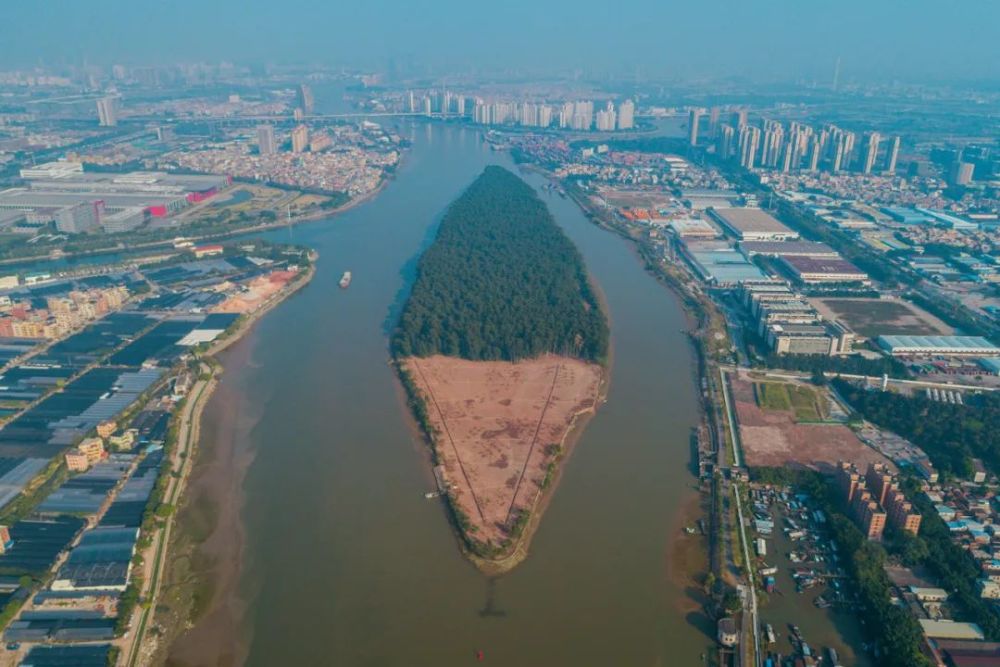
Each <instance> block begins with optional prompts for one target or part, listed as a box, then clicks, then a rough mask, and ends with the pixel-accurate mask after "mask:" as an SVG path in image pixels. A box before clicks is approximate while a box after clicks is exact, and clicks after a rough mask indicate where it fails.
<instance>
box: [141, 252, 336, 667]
mask: <svg viewBox="0 0 1000 667" xmlns="http://www.w3.org/2000/svg"><path fill="white" fill-rule="evenodd" d="M317 257H318V256H317V254H316V253H315V252H311V253H310V262H311V263H310V265H309V267H308V268H307V269H305V270H304V271H303V272H302V273H301V275H300V276H297V277H296V278H294V279H293V280H292V281H291V282H290V283H289V284H288V285H287V286H286V287H285V289H283V290H282V291H280V292H278V293H276V294H274V295H273V296H272V297H271V298H270V299H269V300H268V301H266V302H265V303H263V304H262V305H261V306H260V307H259V308H258V309H256V310H255V311H254V312H253V313H251V314H249V315H247V316H246V317H244V318H241V320H239V321H238V323H237V325H236V327H235V328H234V329H233V330H232V331H230V332H229V333H228V334H226V335H225V336H224V337H223V338H220V339H218V340H217V341H216V342H215V343H214V344H213V345H212V346H211V347H210V348H209V349H208V350H207V351H206V352H205V353H204V354H203V355H202V360H203V367H204V368H205V369H206V370H207V371H208V378H207V379H203V380H199V385H198V386H196V387H195V388H193V389H192V395H194V396H195V399H194V400H193V401H192V402H191V404H190V407H188V406H185V407H186V410H185V412H183V413H182V414H181V417H180V420H179V431H178V448H177V451H176V457H177V458H178V460H179V462H180V465H179V469H178V472H179V474H178V475H177V477H176V479H175V480H173V486H172V488H171V489H170V490H168V494H167V498H168V500H166V501H165V502H167V503H169V504H170V505H173V506H175V507H178V508H179V511H178V512H175V513H174V514H173V515H172V516H171V517H170V519H169V520H168V523H167V524H166V526H165V527H164V529H163V530H162V531H161V532H160V534H158V535H157V537H156V539H154V544H153V550H154V551H153V552H154V554H155V557H154V560H153V563H154V565H153V572H152V575H153V576H152V577H151V579H150V584H149V585H148V586H147V587H146V589H145V590H144V591H143V598H144V599H145V600H146V602H147V604H144V605H142V606H141V608H140V610H139V612H138V613H139V617H138V620H137V621H136V620H135V619H134V620H133V623H132V625H131V627H132V628H134V631H133V633H132V634H130V635H129V636H128V637H127V642H126V643H125V645H124V650H123V655H125V656H127V661H126V663H125V664H126V665H128V666H129V667H131V666H132V665H147V664H162V663H164V662H166V661H167V652H168V651H169V648H170V644H171V643H172V640H173V639H174V638H176V637H177V636H180V635H181V634H182V633H183V632H185V631H188V630H190V629H192V627H193V625H194V621H195V620H196V619H198V618H199V617H201V616H202V614H203V613H205V612H207V611H209V610H210V609H211V607H212V605H213V604H214V603H215V601H216V600H217V599H219V598H220V597H222V598H224V599H226V600H230V601H235V600H236V596H235V595H232V594H231V593H233V592H234V590H235V585H236V581H237V577H238V573H239V572H240V567H241V562H242V552H243V546H242V545H243V539H242V526H241V523H240V521H239V509H240V507H241V505H242V500H241V493H240V491H239V488H238V485H237V484H236V481H237V480H239V479H241V478H242V475H235V476H234V475H233V474H232V471H233V469H234V467H235V468H239V469H242V470H245V469H246V466H247V465H249V461H236V460H235V459H234V455H233V450H232V449H229V450H227V449H226V448H225V447H224V446H220V445H219V444H218V443H224V442H228V443H229V444H230V446H231V445H233V444H234V442H235V439H234V438H232V437H231V438H229V439H228V440H227V439H226V438H224V437H223V438H220V437H219V435H220V433H219V431H218V430H216V431H215V432H214V433H213V435H214V436H215V437H211V438H204V439H203V438H201V433H202V417H203V414H204V411H205V408H206V406H208V405H209V404H210V399H212V400H219V396H220V393H221V394H223V397H222V399H221V400H226V398H225V396H226V395H228V394H229V392H228V391H227V388H225V386H224V385H222V386H223V391H222V392H217V391H216V390H217V389H218V388H219V387H220V382H221V380H222V377H223V375H224V367H223V366H222V364H221V363H219V361H218V360H217V356H218V355H220V354H221V353H222V352H223V351H225V350H227V349H228V348H229V347H230V346H232V345H233V344H234V343H236V342H237V341H240V340H242V339H244V337H245V336H247V335H248V334H250V333H251V332H252V331H253V328H254V325H255V324H256V323H257V322H258V321H260V319H261V318H263V317H264V316H265V315H266V314H267V313H269V312H270V311H271V310H273V309H274V308H275V307H277V306H278V305H279V304H280V303H282V302H284V301H285V300H287V299H288V298H289V297H291V296H292V295H293V294H295V293H296V292H297V291H299V290H300V289H302V287H304V286H305V285H307V284H308V283H309V282H310V281H311V280H312V278H313V275H314V274H315V261H316V259H317ZM246 361H247V359H246V358H244V359H243V363H245V362H246ZM195 391H197V393H194V392H195ZM221 435H225V434H224V433H222V434H221ZM203 440H204V442H203ZM213 463H216V465H215V466H213V465H212V464H213ZM219 463H222V465H218V464H219ZM206 467H207V468H209V470H208V471H206V470H205V468H206ZM213 468H214V470H213ZM172 469H173V466H172ZM227 485H228V488H227ZM189 486H190V487H191V488H190V489H189ZM174 516H176V517H177V518H176V519H174ZM220 526H225V527H226V530H225V531H222V532H220V531H219V530H218V528H219V527H220ZM223 533H224V534H223ZM209 538H212V540H213V543H212V544H209V543H208V540H209ZM161 582H163V583H162V584H161ZM227 611H228V610H227ZM218 616H220V617H224V618H225V619H227V621H228V622H226V623H224V624H223V626H222V627H219V626H217V625H215V624H213V626H214V627H213V630H212V632H213V634H214V635H215V636H218V635H219V633H223V634H224V635H225V636H227V637H228V638H229V639H230V641H227V642H226V645H228V646H230V647H235V646H236V641H237V638H238V633H237V632H236V627H235V622H234V619H236V618H238V614H236V613H226V614H218ZM153 629H155V631H152V632H149V630H153ZM181 664H183V663H181ZM192 664H202V663H201V662H200V661H198V660H196V661H195V662H194V663H192ZM214 664H226V662H225V661H223V662H218V661H215V662H214ZM234 664H235V663H234Z"/></svg>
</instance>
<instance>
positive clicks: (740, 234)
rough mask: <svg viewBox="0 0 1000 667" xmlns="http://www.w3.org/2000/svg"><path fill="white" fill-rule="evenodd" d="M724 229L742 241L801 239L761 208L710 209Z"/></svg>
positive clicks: (710, 213)
mask: <svg viewBox="0 0 1000 667" xmlns="http://www.w3.org/2000/svg"><path fill="white" fill-rule="evenodd" d="M708 212H709V215H711V216H712V218H714V219H715V220H716V221H717V222H718V223H719V224H720V225H722V227H723V229H725V230H726V231H727V232H728V233H729V234H731V235H732V236H735V237H736V238H737V239H739V240H740V241H787V240H791V239H797V238H799V235H798V233H797V232H793V231H792V230H791V229H789V228H788V227H786V226H785V225H783V224H781V223H780V222H778V220H777V219H775V218H774V216H772V215H771V214H769V213H767V212H765V211H762V210H760V209H759V208H710V209H709V210H708Z"/></svg>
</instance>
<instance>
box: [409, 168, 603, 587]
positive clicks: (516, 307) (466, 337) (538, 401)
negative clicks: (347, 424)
mask: <svg viewBox="0 0 1000 667" xmlns="http://www.w3.org/2000/svg"><path fill="white" fill-rule="evenodd" d="M608 337H609V334H608V324H607V320H606V318H605V316H604V313H603V311H602V309H601V306H600V303H599V301H598V299H597V296H596V294H595V293H594V290H593V289H592V288H591V285H590V283H589V281H588V278H587V272H586V268H585V267H584V263H583V259H582V257H581V256H580V253H579V252H578V251H577V249H576V247H575V246H574V245H573V243H572V242H571V241H570V240H569V238H568V237H567V236H566V235H565V234H564V233H563V231H562V229H561V228H560V227H559V226H558V225H557V224H556V222H555V220H554V219H553V217H552V214H551V213H550V212H549V210H548V208H547V206H546V205H545V203H544V202H543V201H542V200H541V199H539V197H538V196H537V195H536V194H535V191H534V189H532V187H531V186H530V185H528V184H527V183H525V182H524V181H523V180H521V179H520V178H519V177H517V176H516V175H514V174H513V173H511V172H509V171H507V170H506V169H503V168H501V167H487V168H486V170H485V171H484V172H483V173H482V174H481V175H480V176H479V177H478V178H477V179H476V180H475V181H474V182H473V183H472V185H470V186H469V188H468V189H467V190H466V191H465V192H464V193H463V194H462V195H461V196H460V197H459V198H458V199H457V200H455V201H454V202H453V203H452V204H451V206H450V207H449V209H448V211H447V212H446V213H445V216H444V219H443V220H442V222H441V226H440V228H439V231H438V235H437V238H436V240H435V241H434V243H433V244H432V245H431V247H430V248H429V249H428V250H427V251H426V253H425V254H424V256H423V257H422V258H421V260H420V262H419V265H418V268H417V278H416V281H415V283H414V286H413V290H412V293H411V294H410V297H409V299H408V301H407V302H406V304H405V305H404V307H403V311H402V313H401V316H400V320H399V323H398V325H397V327H396V330H395V332H394V334H393V337H392V351H393V356H394V358H395V361H396V367H397V368H398V370H399V375H400V378H401V380H402V382H403V385H404V387H405V388H406V390H407V393H408V395H409V403H410V407H411V408H412V410H413V413H414V416H415V417H416V419H417V421H418V423H419V425H420V427H421V429H422V430H423V432H424V434H425V435H426V437H427V439H428V440H429V442H430V444H431V448H432V451H433V464H434V473H435V479H436V481H437V485H438V491H439V492H440V493H441V494H442V495H443V496H444V497H445V498H446V500H447V505H448V508H449V510H450V513H451V516H452V518H453V520H454V524H455V526H456V529H457V531H458V533H459V535H460V536H461V541H462V544H463V545H464V547H465V551H466V553H468V554H469V555H470V556H471V557H472V559H473V561H474V562H475V563H476V564H477V565H479V566H480V567H481V568H482V569H484V570H487V571H490V572H501V571H504V570H508V569H510V568H511V567H513V566H514V565H516V564H517V563H518V562H520V561H521V560H522V559H523V558H524V556H525V555H526V553H527V543H528V541H529V538H530V535H531V534H532V532H533V529H534V527H535V526H537V523H538V519H539V515H540V508H541V506H542V503H541V499H542V496H543V492H544V491H545V490H546V489H550V488H552V487H553V486H554V482H555V481H556V479H557V478H558V475H559V464H560V461H562V460H563V459H564V458H565V455H566V453H567V449H568V448H569V446H570V444H571V443H572V438H571V437H570V434H571V433H572V432H573V431H574V430H575V429H574V427H575V426H577V425H578V423H579V419H580V417H582V416H584V415H588V414H591V413H593V412H594V410H596V408H597V405H598V403H599V402H600V397H601V391H602V388H603V385H604V382H603V380H604V367H603V364H604V362H605V361H606V359H607V356H608Z"/></svg>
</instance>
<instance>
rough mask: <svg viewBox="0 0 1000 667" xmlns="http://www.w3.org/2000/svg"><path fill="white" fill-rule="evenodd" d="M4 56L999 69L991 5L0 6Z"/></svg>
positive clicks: (964, 73)
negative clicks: (0, 8)
mask: <svg viewBox="0 0 1000 667" xmlns="http://www.w3.org/2000/svg"><path fill="white" fill-rule="evenodd" d="M4 5H5V6H4V8H3V10H2V13H0V66H11V65H23V64H30V63H34V62H38V61H39V59H42V60H44V61H46V62H66V63H79V62H82V61H83V60H84V59H87V60H89V61H91V62H96V63H113V62H128V63H162V62H174V61H188V62H191V61H202V60H204V61H218V60H221V59H229V60H234V61H239V62H247V61H256V62H267V61H274V62H289V61H302V62H324V63H328V64H342V63H344V64H355V65H381V64H384V63H385V62H386V61H387V59H388V58H389V57H394V58H396V59H397V60H398V61H401V62H417V63H421V64H427V65H430V66H438V67H442V68H447V67H454V68H462V69H468V68H489V69H498V68H502V67H511V68H532V69H535V70H542V69H553V70H566V69H572V68H580V69H582V70H585V71H597V72H623V71H624V72H633V71H635V69H636V67H640V68H641V69H642V71H643V72H645V73H648V74H649V75H650V76H653V75H661V74H677V75H680V76H684V77H690V76H698V75H709V76H712V75H737V76H742V75H748V74H750V75H754V74H756V75H759V76H760V77H762V78H769V77H773V76H777V77H781V78H793V77H799V76H803V77H807V78H808V77H816V78H823V79H825V78H828V77H829V76H831V74H832V69H833V63H834V61H835V60H836V58H837V57H838V56H840V57H841V59H842V63H843V65H842V69H843V72H844V76H845V77H846V78H854V77H857V78H860V79H872V78H878V79H892V78H900V79H904V80H922V79H937V80H940V79H946V78H955V79H974V78H980V79H993V80H997V79H1000V40H997V38H996V29H997V26H998V25H1000V1H997V0H958V1H957V2H952V3H942V2H940V1H934V2H932V1H930V0H866V1H862V0H742V1H741V0H701V1H698V0H689V1H688V2H676V1H675V0H659V1H657V0H639V1H633V2H615V1H614V0H601V1H596V0H575V1H572V2H571V1H567V0H544V1H538V0H530V1H529V0H506V1H503V0H498V1H497V2H494V3H490V2H484V1H480V2H473V1H471V0H465V1H462V2H458V1H457V0H425V1H423V2H421V1H420V0H409V1H406V2H402V1H399V0H350V1H345V0H327V1H320V0H274V1H268V2H264V1H261V0H172V1H171V0H7V2H5V3H4Z"/></svg>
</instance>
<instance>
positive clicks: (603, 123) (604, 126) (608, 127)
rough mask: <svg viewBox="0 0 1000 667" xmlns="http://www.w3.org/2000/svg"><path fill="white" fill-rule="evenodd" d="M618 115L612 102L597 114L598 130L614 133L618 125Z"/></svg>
mask: <svg viewBox="0 0 1000 667" xmlns="http://www.w3.org/2000/svg"><path fill="white" fill-rule="evenodd" d="M617 119H618V114H617V113H615V105H614V103H613V102H611V101H610V100H609V101H608V103H607V105H605V107H604V109H602V110H601V111H598V112H597V129H598V131H600V132H613V131H614V129H615V127H616V124H617Z"/></svg>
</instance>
